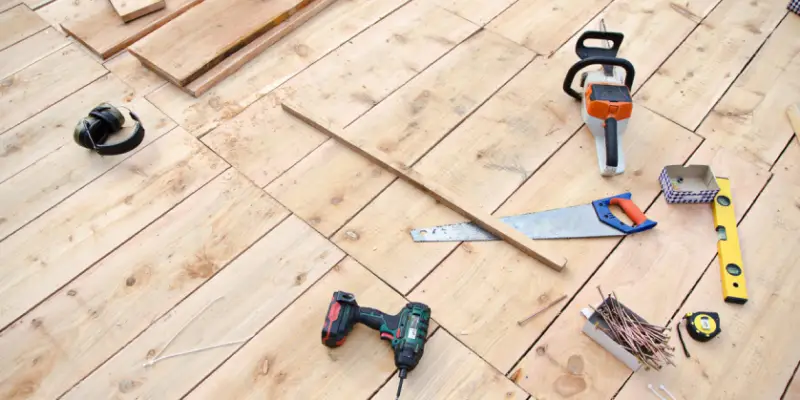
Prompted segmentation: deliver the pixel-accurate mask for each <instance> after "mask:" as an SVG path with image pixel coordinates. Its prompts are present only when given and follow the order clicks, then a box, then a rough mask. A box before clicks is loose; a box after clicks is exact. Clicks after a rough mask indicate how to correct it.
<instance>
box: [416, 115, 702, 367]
mask: <svg viewBox="0 0 800 400" xmlns="http://www.w3.org/2000/svg"><path fill="white" fill-rule="evenodd" d="M642 132H647V133H646V134H643V133H642ZM627 133H630V134H631V135H627ZM627 133H626V136H625V137H624V138H623V143H624V146H625V147H624V150H625V154H626V160H625V162H626V171H625V173H624V174H622V175H620V176H616V177H614V179H598V175H597V170H596V169H594V168H593V166H595V165H596V164H597V159H596V153H595V146H594V139H593V137H592V134H591V133H590V132H589V131H588V129H587V128H583V129H581V130H580V131H579V132H578V133H577V134H576V135H575V137H573V138H572V139H570V141H569V142H567V144H565V145H564V147H562V148H561V149H560V150H559V151H558V152H556V153H555V154H554V155H553V156H552V158H550V160H548V161H547V162H546V163H545V164H544V165H543V166H542V167H541V168H540V169H539V171H537V172H536V174H534V175H533V176H532V177H531V178H530V179H529V180H528V181H527V182H526V183H525V184H524V185H523V186H522V187H520V188H519V189H518V190H517V191H516V192H515V193H514V195H513V196H512V197H511V198H510V199H509V200H508V201H507V202H506V203H505V204H504V205H503V206H502V207H501V208H500V209H499V210H498V211H497V212H495V215H515V214H522V213H528V212H532V211H538V210H548V209H554V208H561V207H568V206H572V205H578V204H587V203H589V202H591V201H592V200H596V199H598V198H603V197H607V196H609V195H614V194H618V193H622V192H625V191H630V192H632V194H633V200H634V201H635V202H636V203H637V204H638V205H639V206H640V207H642V209H645V208H646V207H647V206H648V205H649V204H650V203H651V202H652V201H653V200H654V199H655V198H656V197H657V196H658V194H659V192H660V191H661V187H660V186H659V184H658V180H657V179H653V177H654V176H658V174H659V173H661V169H662V168H663V167H664V165H669V164H680V163H682V162H683V161H684V160H686V158H688V157H689V155H691V154H692V152H693V151H695V150H696V148H697V147H698V146H699V145H700V142H701V138H700V137H699V136H697V135H694V134H693V133H691V132H689V131H687V130H685V129H683V128H681V127H680V126H678V125H676V124H674V123H672V122H670V121H667V120H666V119H664V118H662V117H660V116H658V115H656V114H655V113H653V112H651V111H648V110H647V109H645V108H639V109H637V110H636V111H635V112H634V113H633V116H632V117H631V121H630V124H629V126H628V130H627ZM565 181H568V182H569V184H567V185H565V184H564V182H565ZM656 221H658V222H659V226H657V227H656V228H655V229H656V230H658V229H660V228H661V225H660V224H661V221H660V220H658V219H656ZM639 235H647V236H649V238H650V240H654V239H655V236H656V233H655V231H651V232H645V233H641V234H639ZM621 240H622V239H621V238H593V239H568V240H555V241H548V243H551V244H552V246H553V248H554V249H556V250H557V251H559V252H560V253H561V254H564V255H565V256H566V257H567V259H569V260H570V265H571V266H572V267H571V268H570V271H569V274H568V275H564V274H555V273H549V274H548V273H542V271H539V270H535V269H532V268H531V264H534V262H533V261H531V260H529V259H527V258H526V257H524V256H520V254H518V253H517V252H515V251H512V250H511V249H509V248H508V246H503V245H500V244H499V243H464V244H462V245H460V246H459V247H458V248H457V249H456V250H455V251H454V252H453V253H452V254H451V255H450V256H449V257H448V258H447V259H445V260H444V261H443V262H442V263H441V264H439V266H438V267H437V268H436V269H435V270H434V271H433V272H432V273H431V274H430V276H428V277H427V278H426V279H425V280H424V281H422V283H420V285H419V286H418V287H417V288H416V289H414V291H413V292H411V294H410V295H409V297H410V298H411V299H413V300H414V301H421V302H423V303H425V304H428V305H429V306H431V308H432V309H434V310H437V315H438V317H437V318H439V320H440V321H439V322H440V323H441V324H443V326H445V327H446V328H447V330H448V331H449V332H451V333H452V334H453V335H454V336H456V337H457V338H458V339H459V340H460V341H462V342H463V343H464V344H466V345H467V346H469V347H470V349H472V350H473V351H475V352H477V353H478V354H480V355H481V357H482V358H483V359H485V360H486V361H488V362H489V363H491V364H492V365H494V366H495V367H496V368H497V369H499V370H501V371H503V372H506V371H508V370H509V369H511V367H512V366H513V365H514V363H515V362H517V360H518V359H519V357H520V355H521V354H524V353H525V351H526V350H527V349H528V348H529V347H530V346H531V344H532V343H533V341H534V339H535V338H537V337H538V336H539V335H540V334H541V333H542V332H543V331H544V329H545V328H547V326H548V325H549V324H550V322H551V321H552V320H553V319H554V318H555V317H556V316H557V315H558V313H559V310H560V308H562V307H563V304H562V305H561V307H554V308H553V309H551V310H549V311H547V312H546V313H544V314H543V315H539V316H537V317H536V318H534V319H533V320H531V321H530V322H529V323H527V324H525V326H522V327H520V326H518V325H517V323H516V322H517V321H519V320H520V319H522V318H525V317H526V316H527V315H530V313H531V312H533V311H534V310H537V309H539V308H541V307H542V306H544V305H546V304H548V303H549V302H550V301H551V300H553V299H555V298H557V297H558V296H559V295H560V294H562V293H569V294H572V293H575V292H576V291H577V290H578V289H580V287H581V286H582V285H583V283H584V282H585V281H586V279H587V278H588V277H589V276H590V275H591V274H592V273H593V272H594V271H595V269H596V268H597V266H598V265H600V264H601V263H602V262H603V260H604V259H605V258H606V257H607V256H608V254H609V253H610V252H611V251H613V250H614V248H615V247H616V246H617V245H618V244H619V242H620V241H621ZM474 298H482V299H485V301H481V302H475V301H472V299H474ZM532 373H535V372H532Z"/></svg>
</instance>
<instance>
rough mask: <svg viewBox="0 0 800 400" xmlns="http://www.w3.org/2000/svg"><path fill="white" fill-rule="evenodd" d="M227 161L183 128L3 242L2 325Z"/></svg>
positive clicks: (0, 267) (0, 274) (0, 252)
mask: <svg viewBox="0 0 800 400" xmlns="http://www.w3.org/2000/svg"><path fill="white" fill-rule="evenodd" d="M225 167H227V165H226V164H225V163H224V162H223V161H222V160H221V159H220V158H219V157H217V156H216V155H214V154H213V153H212V152H211V151H210V150H208V149H207V148H206V147H205V146H203V145H202V144H201V143H199V141H197V140H196V139H195V138H193V137H191V136H190V135H187V134H186V132H185V131H183V130H182V129H175V130H173V131H172V132H170V133H168V134H167V135H165V136H164V137H162V138H161V139H159V140H157V141H156V142H155V143H153V145H151V146H148V147H146V148H144V149H142V151H140V152H138V153H136V154H135V155H133V157H131V158H129V159H127V160H125V161H124V162H122V163H121V164H119V165H117V166H116V167H114V168H113V169H111V171H109V172H108V173H106V174H104V175H103V176H101V177H100V178H99V179H97V180H96V181H94V182H93V183H92V184H91V185H88V186H86V187H85V188H84V189H83V190H80V191H78V192H77V193H75V194H74V195H72V196H70V197H69V198H68V199H66V200H65V201H63V202H62V203H60V204H59V205H58V206H56V207H55V208H53V209H51V210H50V211H48V212H47V213H45V214H43V215H42V216H40V217H39V218H37V219H36V220H35V221H33V222H31V223H30V224H28V225H26V226H25V227H24V228H22V229H21V230H19V231H17V232H16V233H15V234H13V235H11V236H9V237H8V238H6V239H5V240H3V241H2V242H0V255H2V256H0V257H1V259H0V277H1V278H2V279H0V282H2V284H0V300H2V301H0V302H2V304H3V307H2V308H1V309H0V326H3V327H5V326H6V325H8V324H9V323H11V322H13V321H14V320H16V319H17V318H18V317H20V316H22V315H23V314H24V313H25V312H27V311H28V310H29V309H30V308H31V307H32V306H34V305H36V304H37V303H38V302H39V301H41V300H42V299H44V298H45V297H47V296H48V295H50V293H52V292H53V291H55V290H57V289H58V288H60V287H61V286H62V285H64V284H65V283H67V282H69V281H70V280H72V279H73V278H75V277H76V276H78V275H80V274H81V273H82V272H83V271H84V270H85V269H86V268H88V267H89V266H90V265H92V264H93V263H94V262H96V261H97V260H99V259H100V258H102V257H103V256H105V255H106V253H108V252H109V251H111V250H113V249H114V248H115V247H117V246H118V245H120V244H121V243H123V242H124V241H125V240H127V239H128V238H129V237H130V236H131V235H132V234H134V233H136V232H138V231H139V230H140V229H142V228H143V227H145V226H147V225H148V224H149V223H151V222H152V221H153V220H155V219H156V218H158V217H159V216H160V215H161V214H163V213H164V212H166V211H167V210H169V209H170V208H172V207H173V206H174V205H175V204H176V203H178V202H180V201H181V200H183V199H184V198H185V197H186V196H188V195H189V194H191V193H192V192H194V191H195V190H197V189H198V188H200V187H201V186H203V185H204V184H205V183H206V182H208V181H209V180H211V179H212V178H214V177H215V176H216V175H218V174H219V173H220V172H221V171H222V170H223V169H224V168H225ZM53 266H57V268H53Z"/></svg>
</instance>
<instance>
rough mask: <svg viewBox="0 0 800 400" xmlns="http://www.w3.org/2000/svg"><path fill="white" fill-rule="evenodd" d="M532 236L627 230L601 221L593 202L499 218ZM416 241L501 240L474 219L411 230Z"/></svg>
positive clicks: (565, 236) (617, 233) (616, 233)
mask: <svg viewBox="0 0 800 400" xmlns="http://www.w3.org/2000/svg"><path fill="white" fill-rule="evenodd" d="M500 220H501V221H503V222H504V223H506V224H508V225H511V226H512V227H513V228H514V229H516V230H518V231H520V232H522V233H523V234H525V236H527V237H529V238H531V239H575V238H588V237H608V236H623V235H624V233H622V232H620V231H618V230H616V229H614V228H612V227H610V226H608V225H606V224H604V223H602V222H601V221H600V220H599V219H598V218H597V213H596V212H595V210H594V207H592V205H591V204H584V205H580V206H574V207H565V208H557V209H555V210H547V211H540V212H535V213H530V214H521V215H512V216H508V217H503V218H501V219H500ZM411 237H412V238H413V239H414V241H415V242H462V241H465V242H466V241H469V242H471V241H486V240H498V238H497V237H495V236H494V235H492V234H491V233H489V232H487V231H485V230H483V228H481V227H479V226H477V225H475V224H473V223H471V222H462V223H458V224H450V225H440V226H434V227H430V228H419V229H414V230H412V231H411Z"/></svg>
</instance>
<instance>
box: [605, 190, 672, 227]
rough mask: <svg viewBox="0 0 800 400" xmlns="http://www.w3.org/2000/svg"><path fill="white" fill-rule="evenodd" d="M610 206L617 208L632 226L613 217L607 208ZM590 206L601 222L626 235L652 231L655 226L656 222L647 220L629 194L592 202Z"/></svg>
mask: <svg viewBox="0 0 800 400" xmlns="http://www.w3.org/2000/svg"><path fill="white" fill-rule="evenodd" d="M612 205H616V206H619V208H621V209H622V211H623V212H624V213H625V215H627V216H628V218H630V219H631V221H633V224H634V225H633V226H630V225H628V224H626V223H624V222H622V221H620V220H619V218H617V217H615V216H614V214H613V213H612V212H611V209H610V208H609V207H610V206H612ZM592 206H593V207H594V210H595V212H596V213H597V218H599V219H600V221H601V222H603V223H604V224H606V225H608V226H610V227H612V228H614V229H616V230H618V231H620V232H623V233H625V234H626V235H627V234H631V233H636V232H642V231H646V230H648V229H653V227H655V226H656V221H653V220H650V219H648V218H647V216H646V215H644V213H643V212H642V209H641V208H639V206H637V205H636V203H634V202H633V200H631V194H630V192H628V193H622V194H618V195H616V196H611V197H607V198H605V199H600V200H595V201H593V202H592Z"/></svg>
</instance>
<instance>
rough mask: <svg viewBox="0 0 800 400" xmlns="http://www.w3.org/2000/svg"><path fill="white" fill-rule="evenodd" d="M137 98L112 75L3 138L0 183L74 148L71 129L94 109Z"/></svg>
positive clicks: (5, 134)
mask: <svg viewBox="0 0 800 400" xmlns="http://www.w3.org/2000/svg"><path fill="white" fill-rule="evenodd" d="M134 95H135V94H134V92H133V91H132V90H131V89H130V88H128V87H126V86H125V85H124V84H123V83H122V82H120V80H119V79H117V78H115V77H114V76H113V75H110V74H109V75H106V76H103V77H101V78H100V79H98V80H96V81H94V82H92V83H91V84H89V85H87V86H86V87H84V88H83V89H81V90H79V91H77V92H75V93H73V94H71V95H69V96H67V97H66V98H65V99H64V100H61V101H59V102H58V103H56V104H54V105H53V106H51V107H49V108H47V109H45V110H44V111H42V112H40V113H38V114H36V115H34V116H33V117H31V118H29V119H26V120H25V121H23V122H22V123H20V124H19V125H17V126H15V127H14V128H12V129H10V130H8V131H7V132H6V133H4V134H2V135H0V181H5V180H6V179H9V178H11V177H12V176H14V175H15V174H17V173H18V172H20V171H22V170H23V169H25V168H27V167H28V166H30V165H31V164H33V163H35V162H36V161H38V160H40V159H42V158H44V157H45V156H47V155H48V154H50V153H52V152H53V151H56V150H58V149H59V148H60V147H62V146H64V145H67V144H69V145H70V146H74V145H73V144H72V143H73V139H72V129H71V128H72V127H73V126H75V124H77V122H78V120H79V119H81V118H82V117H84V116H86V115H87V114H88V113H89V111H90V110H91V109H92V107H94V106H96V105H97V104H100V103H101V102H103V101H108V102H111V103H114V104H123V103H130V102H131V100H132V99H133V98H134V97H135V96H134ZM145 123H146V125H145V128H146V129H154V130H160V129H161V128H162V126H160V125H161V124H160V123H159V124H158V125H155V124H154V125H150V124H149V123H147V121H145ZM43 132H47V133H48V134H42V133H43ZM146 136H147V135H146ZM146 136H145V137H146Z"/></svg>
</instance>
